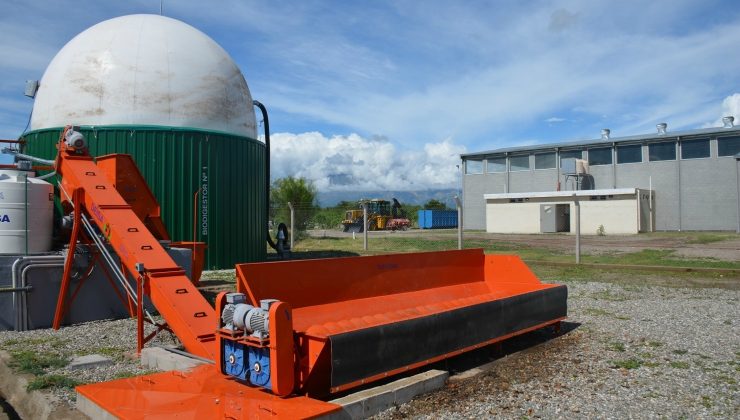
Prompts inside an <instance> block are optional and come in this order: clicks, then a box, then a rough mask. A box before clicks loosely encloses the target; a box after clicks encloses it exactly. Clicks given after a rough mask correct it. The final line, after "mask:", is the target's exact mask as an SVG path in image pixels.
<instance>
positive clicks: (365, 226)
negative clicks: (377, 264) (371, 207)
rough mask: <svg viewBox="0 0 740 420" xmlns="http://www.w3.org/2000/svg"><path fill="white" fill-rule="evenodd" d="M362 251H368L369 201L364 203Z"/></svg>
mask: <svg viewBox="0 0 740 420" xmlns="http://www.w3.org/2000/svg"><path fill="white" fill-rule="evenodd" d="M362 226H364V227H363V228H362V249H364V250H365V251H367V201H366V202H364V203H362Z"/></svg>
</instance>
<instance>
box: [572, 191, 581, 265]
mask: <svg viewBox="0 0 740 420" xmlns="http://www.w3.org/2000/svg"><path fill="white" fill-rule="evenodd" d="M573 202H574V203H575V205H576V264H580V263H581V202H580V201H579V200H578V197H577V196H576V195H575V194H573Z"/></svg>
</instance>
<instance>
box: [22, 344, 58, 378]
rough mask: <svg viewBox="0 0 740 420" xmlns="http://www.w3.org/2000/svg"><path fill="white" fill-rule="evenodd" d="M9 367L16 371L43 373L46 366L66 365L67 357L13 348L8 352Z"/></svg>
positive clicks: (34, 373) (33, 373)
mask: <svg viewBox="0 0 740 420" xmlns="http://www.w3.org/2000/svg"><path fill="white" fill-rule="evenodd" d="M10 356H11V361H10V367H12V368H13V369H14V370H16V371H18V372H23V373H30V374H32V375H43V374H44V373H46V369H48V368H61V367H64V366H67V364H68V363H69V359H68V358H66V357H61V356H58V355H55V354H40V353H37V352H33V351H28V350H13V351H11V352H10Z"/></svg>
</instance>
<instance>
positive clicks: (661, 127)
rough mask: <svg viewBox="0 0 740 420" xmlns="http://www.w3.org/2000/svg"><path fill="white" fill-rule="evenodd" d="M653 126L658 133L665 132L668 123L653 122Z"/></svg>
mask: <svg viewBox="0 0 740 420" xmlns="http://www.w3.org/2000/svg"><path fill="white" fill-rule="evenodd" d="M655 128H657V129H658V134H665V132H666V130H667V129H668V124H666V123H658V124H655Z"/></svg>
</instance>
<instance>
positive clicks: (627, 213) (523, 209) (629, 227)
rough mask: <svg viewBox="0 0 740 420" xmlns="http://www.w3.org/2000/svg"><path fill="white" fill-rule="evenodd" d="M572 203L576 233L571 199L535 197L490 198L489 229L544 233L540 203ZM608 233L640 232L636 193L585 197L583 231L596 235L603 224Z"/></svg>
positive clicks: (573, 210) (571, 215)
mask: <svg viewBox="0 0 740 420" xmlns="http://www.w3.org/2000/svg"><path fill="white" fill-rule="evenodd" d="M542 204H553V205H554V204H569V205H570V227H571V233H575V223H576V219H575V218H576V213H575V205H574V204H573V203H572V202H570V201H549V200H548V199H547V198H532V199H530V200H529V201H527V202H523V203H510V202H509V201H508V200H486V231H487V232H491V233H540V205H542ZM601 225H603V226H604V233H605V234H607V235H629V234H635V233H639V219H638V208H637V200H636V197H635V196H634V195H624V196H615V197H614V198H612V199H607V200H589V199H585V200H583V199H582V200H581V234H582V235H596V231H597V230H598V229H599V226H601Z"/></svg>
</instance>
